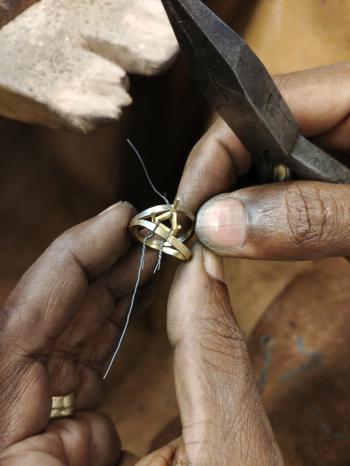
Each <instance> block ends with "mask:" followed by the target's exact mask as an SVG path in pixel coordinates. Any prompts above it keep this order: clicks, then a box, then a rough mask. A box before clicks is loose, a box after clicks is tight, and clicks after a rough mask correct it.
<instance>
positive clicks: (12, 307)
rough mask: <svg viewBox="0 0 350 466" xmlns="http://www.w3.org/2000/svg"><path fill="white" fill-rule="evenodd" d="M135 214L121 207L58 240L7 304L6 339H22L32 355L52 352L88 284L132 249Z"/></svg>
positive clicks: (125, 205) (39, 260)
mask: <svg viewBox="0 0 350 466" xmlns="http://www.w3.org/2000/svg"><path fill="white" fill-rule="evenodd" d="M134 213H135V211H134V209H133V208H132V207H131V206H130V205H129V204H126V203H119V204H117V205H116V206H114V207H113V208H112V209H111V210H109V211H107V212H105V213H103V214H101V215H99V216H97V217H94V218H92V219H91V220H88V221H87V222H84V223H82V224H80V225H78V226H76V227H74V228H72V229H71V230H69V231H68V232H66V233H64V234H63V235H62V236H61V237H59V238H58V239H57V240H56V241H55V242H54V243H53V244H52V245H51V246H50V247H49V248H48V249H47V250H46V251H45V253H44V254H43V255H42V256H41V257H40V258H39V259H38V261H37V262H36V263H35V264H34V265H33V266H32V267H31V268H30V269H29V271H28V272H27V273H26V274H25V275H24V277H23V278H22V280H21V281H20V282H19V284H18V285H17V287H16V288H15V290H14V291H13V292H12V294H11V295H10V297H9V299H8V300H7V302H6V303H5V306H4V309H5V313H6V316H7V319H6V321H5V322H4V323H3V328H4V329H3V335H2V338H4V337H5V338H6V337H11V339H12V340H13V341H16V340H17V342H18V343H20V345H21V347H22V349H23V350H24V351H26V352H27V353H36V354H40V353H43V352H44V350H50V348H51V347H52V342H53V341H54V340H55V339H57V338H58V337H59V336H60V335H61V334H62V332H63V331H64V329H65V328H66V327H67V326H68V325H69V323H70V322H71V321H72V320H73V318H74V317H75V315H76V313H77V312H78V311H79V308H80V306H81V304H82V300H83V298H84V296H85V293H86V292H87V289H88V285H89V282H90V281H91V280H93V279H96V278H97V277H98V276H99V275H101V274H103V273H104V272H105V271H107V270H108V269H109V268H110V267H111V266H112V264H113V263H114V262H116V261H117V260H118V259H119V258H120V257H121V256H123V255H124V254H125V252H126V251H127V249H128V248H129V242H130V241H129V237H128V230H127V227H128V224H129V222H130V219H131V217H132V215H133V214H134ZM34 334H35V336H36V337H35V339H33V335H34ZM17 337H18V338H17ZM19 337H20V339H19Z"/></svg>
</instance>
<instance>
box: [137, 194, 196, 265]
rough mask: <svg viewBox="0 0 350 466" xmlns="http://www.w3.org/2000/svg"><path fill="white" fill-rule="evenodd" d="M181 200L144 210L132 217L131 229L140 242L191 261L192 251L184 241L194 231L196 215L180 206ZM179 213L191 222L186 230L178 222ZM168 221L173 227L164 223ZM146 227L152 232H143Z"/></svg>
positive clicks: (180, 258)
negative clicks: (148, 233) (144, 233)
mask: <svg viewBox="0 0 350 466" xmlns="http://www.w3.org/2000/svg"><path fill="white" fill-rule="evenodd" d="M179 202H180V201H179V199H177V200H176V201H175V203H174V204H164V205H159V206H155V207H151V208H149V209H147V210H144V211H143V212H141V213H139V214H138V215H136V217H134V218H133V219H132V221H131V223H130V225H129V229H130V231H131V232H132V233H133V235H134V236H135V238H136V239H137V241H139V242H140V243H142V244H145V245H146V246H148V247H150V248H152V249H156V250H158V251H161V252H164V253H165V254H168V255H170V256H173V257H176V258H177V259H179V260H182V261H189V260H190V259H191V258H192V253H191V251H190V250H189V249H188V248H187V246H185V244H184V242H185V241H186V240H188V239H189V238H190V237H191V236H192V234H193V232H194V222H195V216H194V215H193V214H192V212H190V211H189V210H187V209H184V208H181V207H179ZM179 214H180V215H183V216H184V217H186V218H187V219H188V220H189V222H190V225H189V227H188V228H187V230H186V231H185V232H183V231H182V225H180V224H179V222H178V220H179V219H178V215H179ZM166 221H168V222H169V223H170V224H171V227H169V226H167V225H166V224H165V223H164V222H166ZM145 229H146V230H148V231H149V232H150V235H147V236H144V235H143V234H142V231H144V230H145ZM180 232H181V235H180Z"/></svg>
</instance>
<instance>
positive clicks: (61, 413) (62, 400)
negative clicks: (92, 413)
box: [50, 393, 74, 419]
mask: <svg viewBox="0 0 350 466" xmlns="http://www.w3.org/2000/svg"><path fill="white" fill-rule="evenodd" d="M73 412H74V393H70V394H69V395H66V396H53V397H52V404H51V414H50V419H56V418H60V417H69V416H71V415H72V414H73Z"/></svg>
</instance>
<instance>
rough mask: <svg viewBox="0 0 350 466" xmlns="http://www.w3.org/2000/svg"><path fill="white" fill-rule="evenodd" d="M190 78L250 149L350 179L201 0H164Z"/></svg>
mask: <svg viewBox="0 0 350 466" xmlns="http://www.w3.org/2000/svg"><path fill="white" fill-rule="evenodd" d="M162 2H163V5H164V7H165V9H166V11H167V13H168V16H169V19H170V22H171V24H172V26H173V28H174V31H175V34H176V36H177V38H178V41H179V44H180V48H181V50H182V52H183V54H184V55H185V57H186V59H187V62H188V65H189V67H190V69H191V71H192V74H193V76H194V79H195V80H196V82H197V83H198V85H199V86H200V88H201V90H202V92H203V94H204V95H205V97H206V98H207V99H208V101H209V102H210V104H211V105H212V106H213V108H214V109H215V110H216V111H217V112H218V113H219V114H220V115H221V117H222V118H223V119H224V120H225V122H226V123H227V124H228V125H229V126H230V128H231V129H232V130H233V131H234V132H235V134H236V135H237V136H238V138H239V139H240V141H241V142H242V144H243V145H244V146H245V147H246V148H247V149H248V150H249V151H250V153H251V154H252V156H253V159H254V161H255V165H256V166H260V167H261V166H262V165H264V164H265V163H266V161H267V160H270V161H272V162H273V163H275V164H283V165H285V166H287V167H288V168H289V169H290V170H291V171H292V172H293V173H294V174H296V175H297V176H298V177H299V178H301V179H311V180H318V181H327V182H333V183H350V169H349V168H348V167H346V166H345V165H343V164H342V163H340V162H339V161H338V160H336V159H335V158H333V157H332V156H331V155H329V154H327V153H326V152H324V151H323V150H321V149H320V148H318V147H317V146H315V145H314V144H312V143H311V142H310V141H308V140H307V139H305V138H304V137H303V136H301V135H300V133H299V130H298V125H297V123H296V121H295V119H294V117H293V115H292V113H291V111H290V109H289V108H288V106H287V104H286V102H285V101H284V99H283V97H282V96H281V94H280V92H279V90H278V89H277V87H276V85H275V83H274V82H273V79H272V77H271V76H270V74H269V73H268V72H267V70H266V68H265V67H264V65H263V64H262V63H261V61H260V60H259V59H258V57H257V56H256V55H255V54H254V52H253V51H252V50H251V49H250V47H249V46H248V45H247V43H246V42H245V41H244V40H243V39H242V38H241V37H240V36H239V35H238V34H236V33H235V32H234V31H233V30H232V29H231V28H230V27H229V26H228V25H227V24H225V23H224V22H223V21H222V20H221V19H219V18H218V17H217V16H216V15H215V14H214V13H213V12H212V11H211V10H210V9H209V8H208V7H207V6H205V5H204V4H203V3H202V2H201V1H200V0H162Z"/></svg>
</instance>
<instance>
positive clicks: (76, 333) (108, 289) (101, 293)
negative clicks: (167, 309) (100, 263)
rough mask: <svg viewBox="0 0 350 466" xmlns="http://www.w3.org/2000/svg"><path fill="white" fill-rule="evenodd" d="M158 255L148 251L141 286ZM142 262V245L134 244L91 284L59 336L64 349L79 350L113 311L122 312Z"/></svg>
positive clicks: (151, 270) (152, 269) (150, 273)
mask: <svg viewBox="0 0 350 466" xmlns="http://www.w3.org/2000/svg"><path fill="white" fill-rule="evenodd" d="M157 259H158V254H157V253H156V252H155V251H152V250H147V251H146V253H145V261H144V268H143V269H142V271H141V274H140V283H139V287H142V286H143V285H144V284H146V283H147V282H148V281H149V280H151V279H152V278H153V277H154V274H153V271H154V267H155V265H156V262H157ZM140 263H141V248H140V247H139V246H134V247H133V248H132V249H131V250H130V251H129V252H128V254H127V255H125V256H124V257H122V258H121V259H120V260H118V261H117V262H116V264H115V265H113V267H111V269H109V270H108V271H107V272H106V273H105V274H103V275H102V276H101V277H99V278H98V279H97V280H96V281H95V282H94V283H92V284H91V285H90V286H89V289H88V290H87V293H86V297H85V299H84V302H83V303H82V305H81V307H80V310H79V312H78V313H77V315H76V316H75V317H74V319H73V321H72V322H71V324H70V326H69V327H68V328H67V329H66V330H65V332H64V335H63V336H62V337H61V338H60V348H61V350H64V348H66V349H67V351H68V352H69V351H72V350H76V351H78V350H79V347H80V346H81V345H83V344H84V343H86V342H87V341H88V339H89V338H90V337H91V335H93V334H94V333H96V331H97V330H98V329H99V328H100V327H101V325H103V324H104V323H105V322H106V320H107V319H109V318H110V317H111V315H112V314H114V313H116V312H117V313H118V314H119V315H121V316H123V313H122V312H119V309H120V307H123V302H125V301H130V295H131V294H132V293H133V291H134V288H135V284H136V280H137V276H138V272H139V269H140ZM140 291H141V290H140ZM142 295H143V293H138V297H141V296H142ZM125 298H126V299H125ZM124 307H125V306H124Z"/></svg>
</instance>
